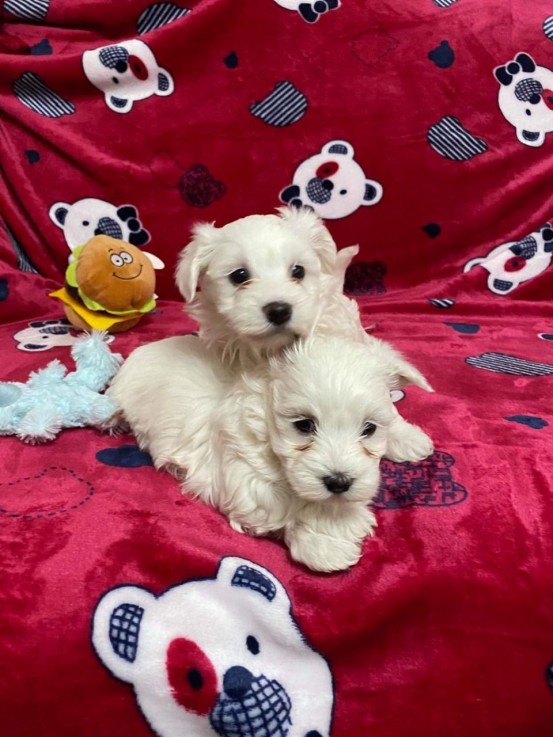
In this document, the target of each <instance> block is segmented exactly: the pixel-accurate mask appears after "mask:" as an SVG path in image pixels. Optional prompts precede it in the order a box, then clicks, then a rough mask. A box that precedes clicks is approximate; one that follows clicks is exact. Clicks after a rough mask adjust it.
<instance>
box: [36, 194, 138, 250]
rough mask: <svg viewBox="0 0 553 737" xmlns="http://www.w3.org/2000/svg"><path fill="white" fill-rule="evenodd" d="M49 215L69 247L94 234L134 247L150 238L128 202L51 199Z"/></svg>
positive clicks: (86, 239)
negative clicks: (52, 202) (125, 203)
mask: <svg viewBox="0 0 553 737" xmlns="http://www.w3.org/2000/svg"><path fill="white" fill-rule="evenodd" d="M49 214H50V219H51V220H52V221H53V222H54V223H55V224H56V225H57V226H58V228H61V229H62V230H63V234H64V236H65V241H66V243H67V245H68V246H69V248H70V249H71V250H73V249H74V248H77V247H78V246H83V245H84V244H85V243H86V242H87V241H89V240H90V239H91V238H93V237H94V236H95V235H109V236H111V237H112V238H118V239H120V240H124V241H127V243H132V245H133V246H138V247H140V246H143V245H144V244H145V243H148V241H149V240H150V234H149V233H148V231H147V230H145V229H144V228H143V227H142V223H141V222H140V218H139V216H138V212H137V210H136V207H133V206H132V205H121V206H120V207H116V206H115V205H112V204H111V202H106V201H105V200H99V199H97V198H96V197H85V198H83V199H82V200H77V201H76V202H74V203H73V204H69V203H68V202H55V203H54V204H53V205H52V207H51V208H50V212H49Z"/></svg>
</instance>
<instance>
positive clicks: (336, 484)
mask: <svg viewBox="0 0 553 737" xmlns="http://www.w3.org/2000/svg"><path fill="white" fill-rule="evenodd" d="M323 484H324V485H325V486H326V488H327V489H328V491H330V492H331V493H332V494H345V492H346V491H348V489H349V488H350V486H351V485H352V484H353V479H352V478H351V476H348V475H347V474H345V473H333V474H331V475H330V476H324V477H323Z"/></svg>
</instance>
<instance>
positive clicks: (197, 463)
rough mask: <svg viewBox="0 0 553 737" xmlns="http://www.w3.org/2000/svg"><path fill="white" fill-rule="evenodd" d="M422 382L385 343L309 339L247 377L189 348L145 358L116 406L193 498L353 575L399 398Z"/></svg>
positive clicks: (237, 524)
mask: <svg viewBox="0 0 553 737" xmlns="http://www.w3.org/2000/svg"><path fill="white" fill-rule="evenodd" d="M417 376H418V372H416V370H415V369H413V367H411V366H410V365H409V364H408V363H406V362H405V361H404V360H403V359H402V358H401V357H400V356H399V355H398V354H397V353H395V352H394V351H393V350H392V349H390V348H389V346H387V345H386V344H385V343H382V342H381V341H378V340H373V341H371V342H370V343H368V344H364V343H355V342H352V341H345V340H343V339H339V338H331V339H320V338H310V339H307V340H305V341H298V342H297V343H295V344H294V345H293V346H292V347H291V348H290V349H288V350H286V351H284V352H283V353H282V355H281V356H280V357H278V358H277V357H274V358H272V359H270V360H269V361H268V362H266V363H263V362H262V363H261V364H260V365H259V366H258V368H257V369H251V370H248V371H244V372H239V373H238V374H237V373H235V372H234V371H233V370H229V369H228V367H225V366H224V365H223V364H222V363H221V361H220V356H219V354H218V352H217V351H215V350H213V349H210V348H208V347H206V346H205V345H204V344H203V343H202V341H201V340H200V339H199V338H196V337H194V336H185V337H175V338H168V339H166V340H162V341H159V342H156V343H150V344H147V345H144V346H141V347H140V348H138V349H136V350H135V351H134V352H133V353H132V354H131V355H130V356H129V358H128V359H127V360H126V362H125V364H124V365H123V367H122V369H121V370H120V372H119V373H118V374H117V376H116V377H115V379H114V381H113V383H112V386H111V387H110V389H109V390H108V395H109V397H110V398H111V399H112V400H114V401H115V402H117V403H118V404H119V406H120V407H121V409H122V411H123V413H124V416H125V418H126V420H127V421H128V422H129V424H130V426H131V428H132V430H133V432H134V433H135V435H136V437H137V439H138V442H139V444H140V446H141V448H143V449H146V450H148V451H149V452H150V453H151V455H152V457H153V460H154V464H155V466H156V468H165V469H167V470H170V471H171V472H172V473H174V474H175V475H176V476H178V477H180V478H181V479H183V480H184V478H186V485H185V487H184V491H186V492H189V493H192V494H194V495H196V496H198V497H200V498H201V499H202V500H203V501H205V502H207V503H208V504H211V505H213V506H215V507H217V508H218V509H219V510H221V512H223V513H224V514H226V515H227V516H228V518H229V520H230V523H231V525H232V526H233V527H234V528H235V529H238V530H245V531H248V532H249V533H250V534H254V535H266V534H271V533H275V534H279V535H282V536H283V537H284V539H285V541H286V543H287V545H288V546H289V548H290V552H291V555H292V557H293V558H294V559H296V560H298V561H301V562H303V563H305V564H306V565H307V566H309V567H310V568H312V569H314V570H319V571H333V570H341V569H344V568H347V567H349V566H351V565H353V564H354V563H355V562H356V561H357V560H358V559H359V556H360V555H361V545H362V542H363V539H364V538H365V537H366V536H367V535H370V534H371V533H372V531H373V528H374V526H375V524H376V522H375V518H374V515H373V514H372V512H370V511H369V510H368V509H367V506H366V505H367V503H368V502H369V501H370V500H371V498H372V497H373V496H374V494H375V493H376V491H377V489H378V483H379V462H380V458H381V457H382V456H383V455H384V453H386V451H387V450H388V449H389V443H390V438H391V437H392V436H393V434H394V429H395V427H396V426H397V424H398V423H401V420H400V418H399V417H398V415H397V413H396V412H395V411H394V407H393V403H392V401H391V398H390V390H391V389H393V388H394V387H396V386H397V385H398V384H401V383H405V381H410V380H412V377H417ZM403 424H405V423H403Z"/></svg>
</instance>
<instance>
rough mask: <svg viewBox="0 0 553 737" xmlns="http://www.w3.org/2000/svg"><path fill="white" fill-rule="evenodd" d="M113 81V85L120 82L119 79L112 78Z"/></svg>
mask: <svg viewBox="0 0 553 737" xmlns="http://www.w3.org/2000/svg"><path fill="white" fill-rule="evenodd" d="M111 81H112V82H113V84H119V80H118V79H117V77H112V78H111Z"/></svg>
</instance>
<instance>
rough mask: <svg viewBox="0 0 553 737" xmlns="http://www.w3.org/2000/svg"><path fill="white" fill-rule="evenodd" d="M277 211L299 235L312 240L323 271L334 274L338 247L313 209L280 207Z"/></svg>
mask: <svg viewBox="0 0 553 737" xmlns="http://www.w3.org/2000/svg"><path fill="white" fill-rule="evenodd" d="M277 211H278V213H279V215H280V217H281V218H282V219H283V220H284V221H285V222H286V223H288V224H289V225H290V228H291V229H292V231H294V232H295V233H296V234H297V235H298V237H300V238H304V239H307V240H309V241H310V242H311V245H312V246H313V248H314V249H315V252H316V254H317V256H318V257H319V261H320V262H321V267H322V270H323V272H324V273H325V274H332V273H333V272H334V269H335V266H336V252H337V250H338V249H337V248H336V243H334V240H333V239H332V236H331V235H330V233H329V232H328V229H327V228H326V227H325V225H324V223H323V221H322V220H321V219H320V217H318V215H315V213H314V212H313V210H310V209H309V210H308V209H307V208H305V207H299V208H298V207H279V208H277Z"/></svg>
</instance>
